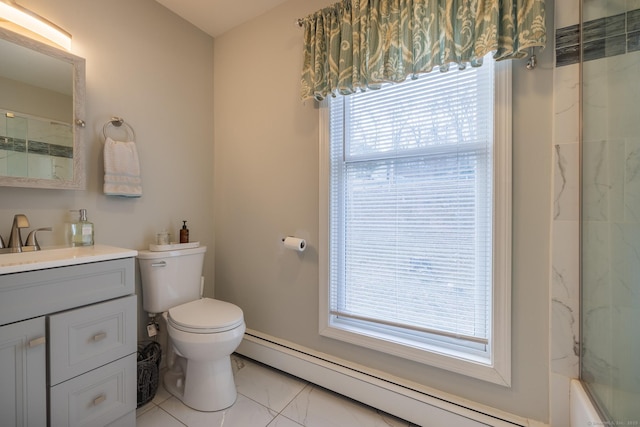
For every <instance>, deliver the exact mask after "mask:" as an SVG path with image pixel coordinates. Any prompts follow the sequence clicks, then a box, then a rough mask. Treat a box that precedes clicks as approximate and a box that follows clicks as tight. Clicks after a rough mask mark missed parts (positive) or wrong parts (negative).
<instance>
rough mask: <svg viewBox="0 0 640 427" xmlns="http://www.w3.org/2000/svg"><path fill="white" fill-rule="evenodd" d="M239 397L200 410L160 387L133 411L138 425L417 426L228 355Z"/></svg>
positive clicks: (150, 426) (286, 375)
mask: <svg viewBox="0 0 640 427" xmlns="http://www.w3.org/2000/svg"><path fill="white" fill-rule="evenodd" d="M231 362H232V366H233V372H234V377H235V381H236V388H237V390H238V398H237V400H236V402H235V404H234V405H233V406H231V407H230V408H228V409H225V410H223V411H218V412H199V411H196V410H194V409H191V408H189V407H187V406H185V405H184V404H183V403H182V402H180V400H178V399H177V398H175V397H174V396H172V395H171V394H169V393H168V392H167V391H166V390H165V389H164V388H163V387H162V384H161V385H160V386H159V388H158V392H157V393H156V396H155V397H154V399H153V400H152V401H151V402H149V403H147V404H146V405H144V406H143V407H141V408H138V410H137V423H136V425H137V427H183V426H188V427H201V426H202V427H204V426H207V427H212V426H221V427H222V426H224V427H267V426H268V427H300V426H308V427H343V426H344V427H361V426H362V427H378V426H379V427H390V426H391V427H416V426H415V425H414V424H411V423H409V422H407V421H404V420H402V419H399V418H396V417H394V416H392V415H389V414H386V413H384V412H381V411H378V410H376V409H374V408H371V407H369V406H366V405H362V404H360V403H358V402H355V401H353V400H351V399H349V398H346V397H344V396H341V395H339V394H336V393H334V392H332V391H329V390H327V389H324V388H322V387H319V386H316V385H314V384H311V383H309V382H307V381H304V380H301V379H299V378H296V377H293V376H291V375H288V374H286V373H284V372H281V371H278V370H276V369H273V368H270V367H268V366H265V365H263V364H261V363H258V362H255V361H252V360H250V359H246V358H244V357H241V356H238V355H235V354H234V355H232V357H231Z"/></svg>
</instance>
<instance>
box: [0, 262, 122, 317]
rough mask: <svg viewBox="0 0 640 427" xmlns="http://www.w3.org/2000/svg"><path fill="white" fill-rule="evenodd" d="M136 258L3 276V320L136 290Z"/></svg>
mask: <svg viewBox="0 0 640 427" xmlns="http://www.w3.org/2000/svg"><path fill="white" fill-rule="evenodd" d="M134 269H135V267H134V259H133V258H125V259H116V260H112V261H102V262H94V263H91V264H80V265H74V266H69V267H58V268H49V269H46V270H35V271H28V272H25V273H12V274H5V275H1V276H0V301H2V310H0V324H2V325H4V324H7V323H12V322H17V321H19V320H25V319H30V318H32V317H38V316H44V315H47V314H49V313H55V312H57V311H62V310H69V309H71V308H74V307H80V306H83V305H87V304H92V303H95V302H100V301H105V300H108V299H112V298H118V297H123V296H126V295H130V294H132V293H133V292H134Z"/></svg>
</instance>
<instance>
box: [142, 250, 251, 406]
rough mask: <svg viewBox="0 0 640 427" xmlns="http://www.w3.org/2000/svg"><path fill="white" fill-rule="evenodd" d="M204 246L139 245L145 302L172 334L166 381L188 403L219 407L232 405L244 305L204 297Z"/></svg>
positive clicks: (151, 313) (148, 308) (242, 328)
mask: <svg viewBox="0 0 640 427" xmlns="http://www.w3.org/2000/svg"><path fill="white" fill-rule="evenodd" d="M206 250H207V248H206V246H200V247H196V248H190V249H180V250H170V251H164V252H152V251H138V263H139V265H140V277H141V280H142V306H143V308H144V311H146V312H148V313H149V314H150V315H155V314H162V317H163V318H164V319H165V321H166V324H167V332H168V336H169V341H168V345H167V347H168V351H167V365H168V370H167V372H166V374H165V375H164V386H165V388H166V389H167V391H169V392H170V393H171V394H173V395H174V396H176V397H177V398H178V399H180V400H181V401H182V402H183V403H184V404H185V405H187V406H189V407H191V408H193V409H196V410H199V411H207V412H209V411H219V410H222V409H225V408H228V407H229V406H231V405H233V403H234V402H235V400H236V395H237V393H236V386H235V382H234V379H233V372H232V370H231V358H230V356H231V353H233V352H234V351H235V350H236V348H238V346H239V345H240V342H241V341H242V337H243V336H244V331H245V323H244V317H243V313H242V310H241V309H240V308H239V307H237V306H235V305H233V304H230V303H228V302H224V301H218V300H216V299H212V298H202V289H201V287H202V285H201V283H202V266H203V264H204V254H205V252H206Z"/></svg>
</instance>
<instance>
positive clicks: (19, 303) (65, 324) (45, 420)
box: [0, 246, 137, 427]
mask: <svg viewBox="0 0 640 427" xmlns="http://www.w3.org/2000/svg"><path fill="white" fill-rule="evenodd" d="M72 253H73V254H74V256H73V257H72V259H70V260H69V261H64V260H60V261H58V260H54V261H51V260H47V261H46V262H45V263H38V262H33V263H29V264H28V265H24V266H18V267H16V264H15V263H12V261H13V260H17V261H16V262H18V261H20V260H24V259H27V258H20V257H19V256H20V255H23V254H16V255H18V257H14V258H6V256H5V255H2V256H0V414H1V417H2V419H1V420H0V424H1V425H2V426H5V425H6V426H29V427H46V426H50V427H65V426H97V427H100V426H110V427H116V426H118V427H120V426H122V427H125V426H131V427H132V426H135V409H136V399H137V390H136V389H137V378H136V375H137V360H136V359H137V358H136V350H137V332H136V331H137V320H136V317H137V313H136V307H137V303H136V296H135V295H134V271H135V270H134V269H135V262H134V261H135V258H134V257H135V255H136V254H137V253H136V251H131V250H126V249H118V248H111V247H104V246H96V247H90V248H86V249H79V248H73V252H72ZM12 255H13V254H12ZM24 255H26V254H24ZM45 255H46V256H49V257H51V256H52V255H51V254H45ZM3 262H4V264H3ZM41 267H43V268H41Z"/></svg>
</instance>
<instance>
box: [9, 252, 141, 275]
mask: <svg viewBox="0 0 640 427" xmlns="http://www.w3.org/2000/svg"><path fill="white" fill-rule="evenodd" d="M5 250H7V251H8V252H4V251H5ZM10 251H11V249H10V248H2V249H0V275H2V274H10V273H20V272H23V271H31V270H42V269H45V268H55V267H64V266H68V265H77V264H87V263H91V262H98V261H108V260H112V259H119V258H130V257H135V256H136V255H138V252H137V251H135V250H131V249H122V248H116V247H113V246H106V245H94V246H76V247H69V246H57V247H43V248H42V249H41V250H39V251H32V252H19V253H10Z"/></svg>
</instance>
